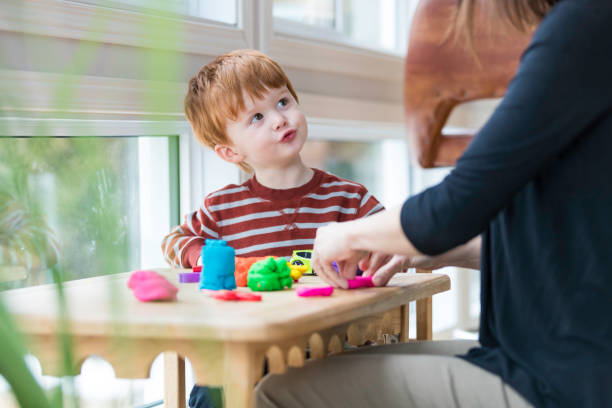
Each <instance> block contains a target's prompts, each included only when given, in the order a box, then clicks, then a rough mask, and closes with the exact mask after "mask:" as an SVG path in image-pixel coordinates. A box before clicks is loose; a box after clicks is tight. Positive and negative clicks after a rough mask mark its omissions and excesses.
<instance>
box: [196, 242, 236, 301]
mask: <svg viewBox="0 0 612 408" xmlns="http://www.w3.org/2000/svg"><path fill="white" fill-rule="evenodd" d="M235 255H236V251H234V248H232V247H231V246H228V245H227V242H226V241H223V240H218V239H207V240H206V244H205V245H204V246H203V247H202V266H203V268H202V273H201V274H200V285H199V288H200V289H212V290H220V289H228V290H231V289H236V278H235V277H234V269H235V265H234V258H235Z"/></svg>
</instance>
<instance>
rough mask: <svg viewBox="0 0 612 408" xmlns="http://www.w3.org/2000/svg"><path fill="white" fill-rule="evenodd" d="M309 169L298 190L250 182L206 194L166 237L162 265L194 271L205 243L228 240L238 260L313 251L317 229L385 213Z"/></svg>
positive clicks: (353, 188)
mask: <svg viewBox="0 0 612 408" xmlns="http://www.w3.org/2000/svg"><path fill="white" fill-rule="evenodd" d="M313 170H314V175H313V177H312V179H311V180H310V181H309V182H308V183H306V184H304V185H302V186H300V187H296V188H290V189H284V190H276V189H270V188H267V187H265V186H263V185H261V184H260V183H259V182H257V180H256V179H255V177H251V178H250V179H249V180H247V181H246V182H244V183H243V184H241V185H239V186H238V185H235V184H230V185H228V186H225V187H224V188H222V189H220V190H218V191H215V192H214V193H211V194H209V195H208V196H207V197H206V198H205V199H204V204H203V205H202V207H200V209H198V210H197V211H195V212H193V213H191V214H188V215H187V216H185V223H184V224H182V225H179V226H177V227H175V228H174V229H173V230H172V232H171V233H170V234H168V235H167V236H165V237H164V239H163V241H162V251H163V253H164V257H165V259H166V261H167V262H168V263H169V264H170V265H172V266H175V267H179V268H180V267H182V268H190V267H192V266H193V265H195V264H196V262H197V260H198V258H199V256H200V251H201V249H202V246H203V245H204V240H205V239H207V238H212V239H223V240H225V241H227V243H228V245H230V246H231V247H233V248H234V249H235V250H236V255H237V256H245V257H246V256H265V255H273V256H291V253H292V251H293V250H296V249H312V245H313V242H314V238H315V234H316V230H317V228H318V227H321V226H324V225H326V224H328V223H330V222H341V221H350V220H354V219H357V218H361V217H365V216H368V215H370V214H373V213H375V212H377V211H380V210H382V209H383V207H382V205H381V204H380V203H379V202H378V200H377V199H376V198H374V196H372V194H370V193H369V192H368V190H367V189H366V188H365V187H364V186H362V185H361V184H359V183H356V182H353V181H349V180H345V179H342V178H339V177H337V176H335V175H333V174H330V173H326V172H324V171H321V170H318V169H313Z"/></svg>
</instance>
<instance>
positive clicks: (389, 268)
mask: <svg viewBox="0 0 612 408" xmlns="http://www.w3.org/2000/svg"><path fill="white" fill-rule="evenodd" d="M403 264H404V258H403V257H399V256H394V257H392V258H391V260H390V261H389V262H387V264H386V265H384V266H383V267H381V268H379V269H378V270H377V271H376V273H375V274H374V276H373V277H372V282H373V283H374V285H376V286H385V285H387V283H389V281H390V280H391V278H392V277H393V275H395V274H396V273H397V272H401V270H402V267H403Z"/></svg>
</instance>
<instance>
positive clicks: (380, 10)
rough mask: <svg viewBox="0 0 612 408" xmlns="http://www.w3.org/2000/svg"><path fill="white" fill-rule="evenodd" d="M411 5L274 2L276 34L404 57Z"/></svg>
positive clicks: (402, 0) (403, 1) (394, 0)
mask: <svg viewBox="0 0 612 408" xmlns="http://www.w3.org/2000/svg"><path fill="white" fill-rule="evenodd" d="M408 3H412V1H410V0H378V1H369V0H274V8H273V13H274V17H275V30H276V31H279V32H283V33H287V34H302V35H304V36H307V37H313V38H320V39H325V40H331V41H336V42H346V43H349V44H354V45H357V46H362V47H363V46H366V47H369V48H374V49H382V50H386V51H392V52H399V53H402V52H403V51H404V46H405V44H406V42H405V37H406V34H407V30H406V27H407V25H406V21H407V19H408V15H407V10H408ZM296 23H298V25H296Z"/></svg>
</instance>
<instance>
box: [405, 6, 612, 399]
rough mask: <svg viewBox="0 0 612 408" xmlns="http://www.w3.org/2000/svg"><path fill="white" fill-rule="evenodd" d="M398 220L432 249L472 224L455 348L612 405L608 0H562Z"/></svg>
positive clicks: (544, 385) (525, 378) (480, 361)
mask: <svg viewBox="0 0 612 408" xmlns="http://www.w3.org/2000/svg"><path fill="white" fill-rule="evenodd" d="M401 222H402V227H403V229H404V233H405V234H406V236H407V237H408V239H409V240H410V241H411V242H412V243H413V244H414V246H415V247H416V248H417V249H418V250H419V251H421V252H423V253H425V254H429V255H435V254H439V253H441V252H444V251H446V250H448V249H451V248H453V247H455V246H457V245H459V244H462V243H465V242H467V241H468V240H470V239H471V238H473V237H475V236H477V235H478V234H482V236H483V241H482V255H481V306H482V312H481V319H480V343H481V345H482V347H480V348H477V349H472V350H470V352H469V353H468V354H467V355H466V356H464V358H465V359H467V360H468V361H470V362H472V363H474V364H476V365H478V366H480V367H482V368H484V369H486V370H489V371H491V372H493V373H495V374H497V375H499V376H500V377H501V378H502V379H503V380H504V381H505V382H507V383H508V384H510V385H511V386H512V387H514V388H515V389H516V390H517V391H518V392H519V393H520V394H522V395H523V396H524V397H525V398H526V399H527V400H528V401H530V402H531V403H532V404H534V405H536V406H542V407H557V406H571V407H612V1H610V0H562V1H560V2H559V3H557V4H556V5H555V6H554V7H553V8H552V9H551V10H550V12H549V13H548V15H547V16H546V17H545V18H544V20H543V21H542V23H541V24H540V26H539V27H538V29H537V31H536V33H535V35H534V37H533V39H532V41H531V43H530V45H529V46H528V48H527V49H526V50H525V52H524V53H523V55H522V57H521V63H520V66H519V69H518V72H517V74H516V76H515V78H514V79H513V80H512V82H511V83H510V85H509V87H508V91H507V93H506V96H505V97H504V99H503V100H502V102H501V103H500V105H499V107H498V108H497V109H496V110H495V112H494V113H493V115H492V117H491V118H490V119H489V121H488V122H487V123H486V124H485V126H484V127H483V128H482V129H481V130H480V132H479V133H478V135H477V136H476V137H475V138H474V140H473V141H472V143H471V144H470V146H469V147H468V149H467V150H466V151H465V153H464V154H463V156H462V157H461V158H460V159H459V160H458V162H457V165H456V167H455V168H454V169H453V171H452V172H451V173H450V174H449V175H448V176H447V177H446V179H445V180H444V181H443V182H442V183H440V184H438V185H437V186H435V187H432V188H430V189H428V190H426V191H424V192H423V193H421V194H419V195H416V196H413V197H411V198H409V199H408V200H407V201H406V202H405V203H404V205H403V208H402V213H401Z"/></svg>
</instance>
